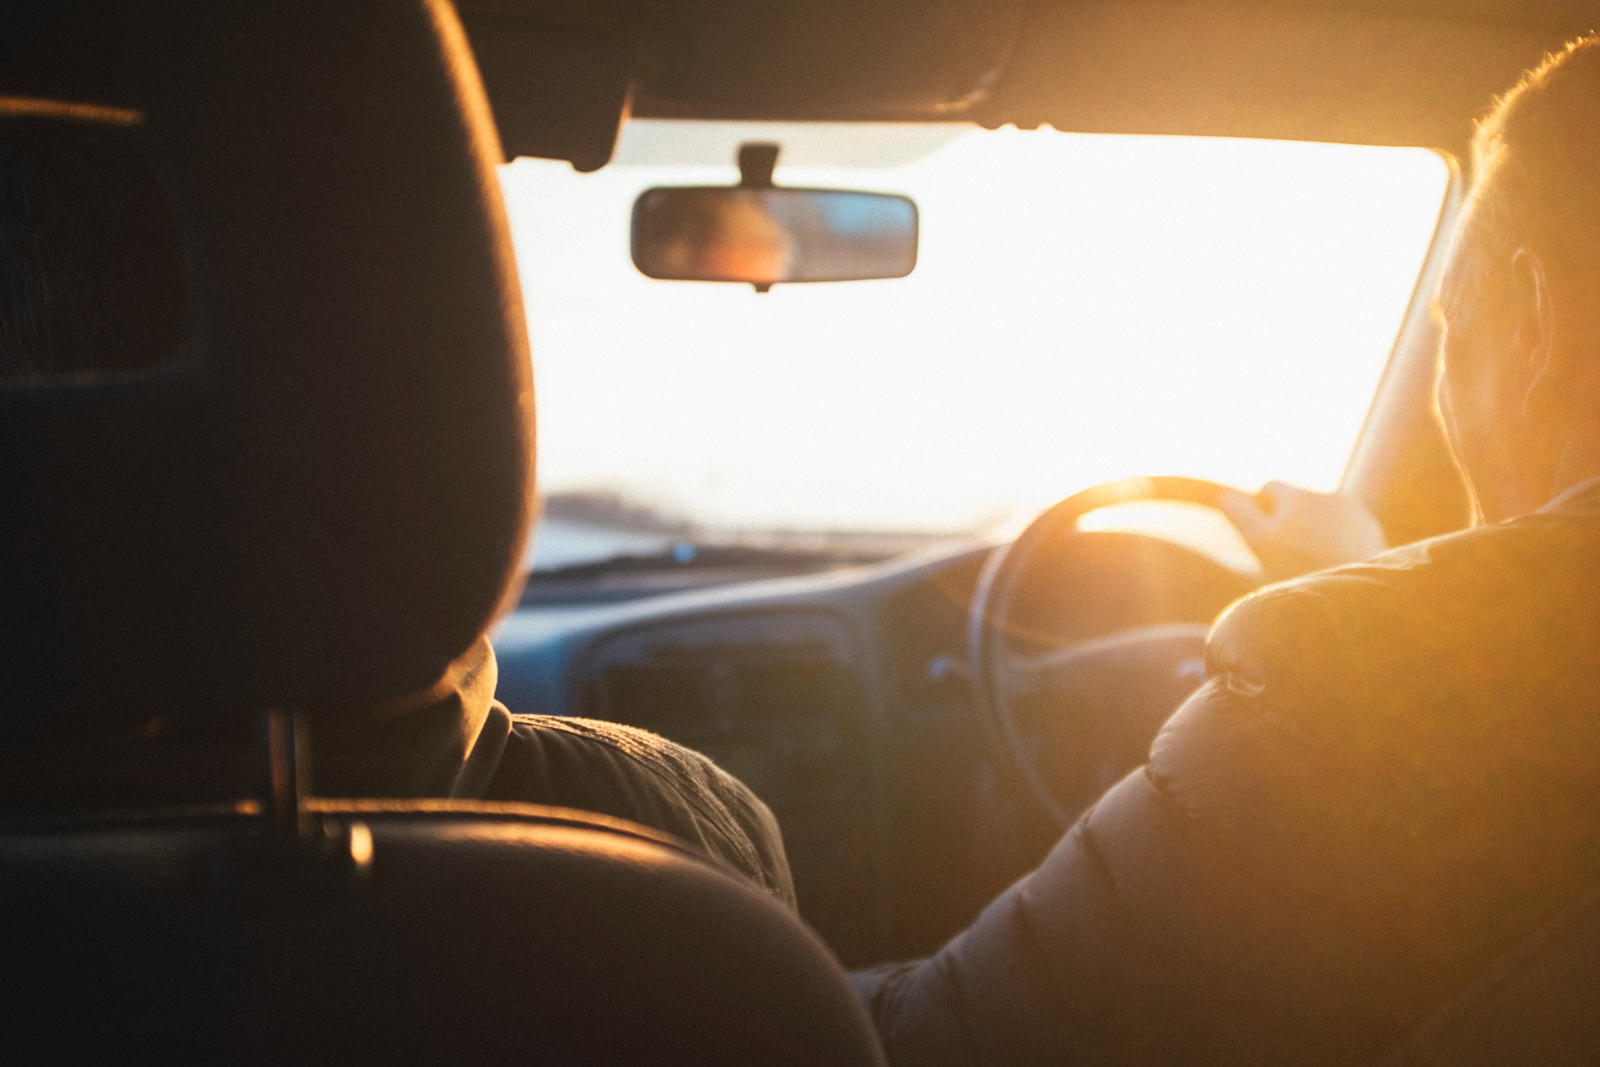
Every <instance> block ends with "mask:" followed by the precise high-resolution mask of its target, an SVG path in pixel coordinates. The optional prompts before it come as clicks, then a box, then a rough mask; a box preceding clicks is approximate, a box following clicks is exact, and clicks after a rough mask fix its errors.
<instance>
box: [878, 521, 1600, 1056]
mask: <svg viewBox="0 0 1600 1067" xmlns="http://www.w3.org/2000/svg"><path fill="white" fill-rule="evenodd" d="M1446 547H1448V546H1446ZM1428 562H1429V560H1428V557H1427V555H1426V552H1425V551H1419V552H1416V553H1412V554H1411V555H1409V556H1407V555H1397V556H1396V557H1394V558H1392V559H1390V560H1388V561H1387V562H1385V563H1383V564H1381V565H1377V566H1363V567H1353V568H1345V569H1342V570H1339V571H1333V572H1328V573H1325V574H1323V575H1319V576H1315V577H1314V578H1312V579H1308V580H1302V581H1300V582H1295V583H1290V584H1287V585H1284V586H1278V587H1272V588H1269V589H1268V590H1266V591H1264V592H1262V593H1260V594H1257V595H1256V596H1253V597H1251V598H1248V599H1247V600H1245V601H1243V602H1241V603H1240V604H1239V605H1236V606H1235V608H1234V609H1233V610H1232V611H1231V612H1230V613H1228V614H1227V615H1225V616H1224V617H1223V619H1222V620H1220V621H1219V623H1218V624H1217V626H1216V627H1215V629H1214V630H1213V632H1212V635H1211V638H1210V641H1209V643H1208V649H1207V668H1208V674H1209V678H1208V681H1207V682H1206V684H1205V685H1204V686H1202V687H1201V688H1200V689H1199V690H1198V691H1197V692H1196V693H1195V694H1194V695H1193V696H1192V697H1190V699H1189V700H1188V701H1186V702H1185V703H1184V704H1183V706H1182V707H1180V708H1179V709H1178V711H1177V712H1176V713H1175V714H1174V715H1173V717H1172V718H1171V719H1170V720H1169V721H1168V722H1167V723H1166V725H1165V726H1164V727H1163V728H1162V730H1161V732H1160V734H1159V735H1158V736H1157V738H1156V740H1155V742H1154V744H1153V746H1152V749H1151V753H1150V762H1149V763H1148V764H1147V765H1146V766H1145V767H1143V768H1140V769H1139V770H1138V771H1135V772H1134V773H1133V774H1131V775H1129V776H1128V777H1127V778H1126V779H1124V780H1123V781H1122V782H1120V783H1119V784H1118V785H1116V786H1115V787H1113V788H1112V789H1111V790H1110V791H1108V792H1107V793H1106V794H1105V795H1104V796H1103V797H1101V799H1100V800H1099V801H1098V802H1097V803H1096V804H1095V805H1094V806H1093V807H1092V808H1090V809H1089V810H1088V811H1087V812H1086V813H1085V814H1084V815H1083V817H1082V818H1081V819H1080V820H1079V821H1078V823H1077V824H1076V825H1075V826H1074V827H1073V828H1072V830H1071V831H1070V832H1068V833H1067V835H1066V836H1065V837H1064V838H1063V839H1062V840H1061V841H1060V842H1059V843H1058V844H1057V845H1056V847H1055V848H1054V850H1053V851H1052V852H1051V853H1050V855H1049V856H1048V857H1047V858H1046V859H1045V861H1044V863H1043V864H1042V865H1041V866H1040V867H1039V868H1038V869H1037V870H1035V871H1034V872H1032V873H1031V874H1029V875H1028V876H1026V877H1025V878H1023V879H1022V880H1021V881H1020V882H1018V883H1017V884H1016V885H1014V886H1012V887H1011V889H1009V890H1008V891H1006V892H1005V893H1004V894H1002V895H1001V896H1000V897H999V898H998V899H997V900H995V901H994V902H993V903H992V904H991V905H990V906H989V907H988V908H987V909H986V910H985V911H984V912H983V914H982V915H981V916H980V917H979V919H978V920H977V921H976V922H975V923H974V924H973V925H972V926H971V927H970V928H969V929H968V930H966V931H965V932H963V933H962V934H960V935H959V936H957V937H956V938H955V939H953V940H952V941H951V942H949V943H948V944H947V945H945V947H944V948H943V949H942V950H941V951H940V952H939V953H938V954H937V955H935V956H934V957H933V958H932V959H930V960H927V961H923V962H921V963H918V964H914V965H907V966H905V967H903V968H901V969H899V970H897V971H891V972H885V973H883V974H881V975H879V976H878V977H877V979H876V980H875V981H874V982H873V983H871V984H870V985H869V987H868V988H867V989H866V990H865V992H866V994H867V995H868V998H869V1003H870V1005H871V1008H872V1010H873V1013H874V1016H875V1018H876V1020H877V1022H878V1025H879V1029H880V1033H881V1034H882V1036H883V1039H884V1043H885V1046H886V1049H887V1051H888V1053H889V1057H890V1060H891V1062H893V1063H896V1064H898V1065H902V1067H904V1065H921V1064H958V1063H959V1064H982V1065H985V1067H988V1065H996V1067H998V1065H1001V1064H1010V1065H1016V1067H1026V1065H1031V1064H1045V1063H1051V1064H1060V1063H1094V1064H1102V1063H1221V1062H1227V1063H1239V1064H1249V1063H1268V1062H1281V1061H1285V1060H1288V1061H1293V1062H1297V1063H1315V1062H1337V1061H1350V1060H1352V1059H1355V1060H1360V1059H1363V1058H1367V1057H1370V1056H1372V1055H1374V1054H1375V1053H1378V1052H1380V1051H1381V1050H1383V1049H1384V1048H1387V1047H1389V1045H1390V1044H1391V1043H1392V1042H1394V1041H1395V1040H1398V1039H1399V1038H1400V1037H1401V1036H1402V1035H1404V1034H1405V1033H1406V1032H1407V1031H1408V1030H1409V1029H1410V1028H1411V1027H1412V1026H1413V1025H1415V1024H1416V1023H1417V1022H1418V1021H1420V1019H1421V1018H1422V1017H1424V1016H1425V1015H1426V1014H1427V1013H1428V1012H1429V1011H1430V1010H1432V1008H1433V1007H1435V1006H1436V1005H1437V1004H1439V1003H1441V1002H1442V1001H1443V1000H1444V999H1446V998H1447V997H1448V996H1449V994H1450V992H1451V991H1452V990H1453V989H1455V988H1457V987H1459V986H1460V985H1461V984H1463V983H1465V982H1466V981H1468V980H1470V978H1471V977H1472V976H1473V975H1474V974H1475V973H1477V971H1478V970H1479V969H1481V968H1482V967H1483V966H1486V965H1487V964H1488V963H1489V962H1490V961H1492V960H1493V959H1494V958H1495V956H1496V955H1497V954H1498V953H1499V952H1500V951H1503V950H1504V949H1505V948H1506V947H1508V946H1509V945H1511V944H1513V943H1515V941H1516V940H1517V938H1519V937H1520V936H1522V935H1523V934H1524V933H1526V931H1527V930H1529V929H1532V928H1533V927H1535V926H1536V925H1538V923H1540V922H1541V921H1543V919H1544V918H1545V917H1546V916H1547V915H1549V914H1550V913H1552V912H1553V911H1554V910H1555V909H1556V908H1558V907H1559V906H1560V905H1561V904H1562V903H1563V902H1564V901H1565V900H1567V899H1570V897H1571V896H1572V895H1573V894H1575V893H1576V892H1578V891H1579V890H1580V889H1581V887H1582V886H1583V885H1584V884H1586V882H1587V881H1588V880H1589V879H1592V878H1594V877H1596V876H1597V875H1600V870H1597V869H1596V868H1597V863H1596V861H1595V860H1594V858H1593V857H1595V856H1596V853H1597V848H1596V844H1597V842H1600V819H1597V812H1600V804H1596V800H1597V799H1600V789H1597V785H1600V783H1597V781H1596V778H1597V775H1596V772H1595V770H1594V767H1593V760H1592V756H1589V755H1587V754H1588V753H1592V752H1593V751H1594V750H1595V747H1596V745H1600V726H1597V725H1596V720H1597V718H1600V717H1596V716H1594V715H1593V713H1592V709H1593V707H1594V706H1595V701H1594V699H1593V697H1594V695H1595V694H1593V693H1592V692H1590V691H1589V690H1590V689H1592V688H1593V686H1592V685H1590V683H1587V682H1585V683H1584V684H1585V685H1588V686H1589V689H1585V690H1584V691H1583V692H1582V693H1577V692H1576V691H1573V690H1572V689H1571V684H1570V679H1571V678H1573V677H1578V678H1584V677H1588V678H1592V677H1595V673H1594V672H1585V671H1573V670H1571V669H1560V670H1558V669H1555V668H1553V667H1551V666H1550V665H1549V664H1544V663H1541V662H1539V661H1538V660H1537V658H1536V657H1533V656H1532V655H1531V654H1530V653H1529V652H1528V651H1527V649H1526V648H1521V647H1519V645H1516V644H1510V643H1508V642H1507V641H1506V639H1505V635H1506V633H1507V632H1508V630H1509V631H1511V632H1517V631H1519V630H1528V628H1529V627H1532V626H1535V625H1536V624H1538V625H1540V626H1543V625H1544V624H1542V623H1540V622H1539V619H1538V617H1536V616H1535V615H1533V614H1529V613H1528V612H1531V611H1533V610H1534V609H1533V608H1528V609H1527V610H1526V611H1524V608H1523V607H1522V605H1523V604H1525V603H1534V601H1529V600H1528V598H1527V597H1526V596H1525V595H1524V596H1523V598H1522V600H1520V601H1513V599H1512V598H1510V597H1506V596H1500V597H1499V598H1498V602H1492V601H1490V600H1489V599H1487V598H1486V599H1485V600H1484V602H1483V603H1480V604H1474V605H1470V606H1468V607H1463V606H1462V605H1461V603H1460V601H1459V599H1458V600H1457V602H1456V603H1455V605H1453V606H1452V603H1451V601H1450V598H1449V593H1450V587H1451V586H1452V584H1454V580H1453V579H1451V578H1450V575H1449V574H1447V573H1445V572H1443V571H1442V570H1441V569H1440V568H1437V567H1430V566H1427V565H1426V564H1428ZM1469 562H1470V561H1469ZM1480 584H1481V583H1480ZM1539 610H1546V609H1539ZM1551 610H1553V609H1551ZM1519 612H1520V613H1522V614H1518V613H1519ZM1548 628H1549V627H1548V626H1545V629H1548ZM1540 632H1542V631H1540ZM1491 681H1492V682H1493V683H1494V686H1495V687H1494V688H1490V687H1489V682H1491ZM1574 857H1575V858H1576V859H1574Z"/></svg>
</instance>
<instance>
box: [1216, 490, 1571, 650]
mask: <svg viewBox="0 0 1600 1067" xmlns="http://www.w3.org/2000/svg"><path fill="white" fill-rule="evenodd" d="M1588 576H1592V577H1593V578H1594V579H1595V580H1600V517H1594V516H1579V515H1565V514H1563V515H1548V514H1536V515H1529V516H1525V517H1523V518H1520V519H1515V520H1512V521H1509V522H1502V523H1495V524H1491V525H1483V526H1476V527H1473V528H1471V529H1468V530H1463V531H1459V532H1457V533H1452V534H1446V535H1444V536H1441V537H1435V538H1431V539H1429V540H1425V541H1419V542H1416V543H1414V544H1410V545H1406V546H1404V547H1401V548H1397V549H1394V550H1392V551H1390V552H1387V553H1385V554H1383V555H1381V556H1378V557H1376V558H1374V559H1372V560H1369V561H1366V562H1363V563H1356V564H1349V565H1346V566H1342V567H1335V568H1332V569H1329V570H1325V571H1319V572H1317V573H1315V574H1310V575H1306V576H1303V577H1300V578H1295V579H1291V580H1290V581H1286V582H1281V583H1278V584H1275V585H1270V586H1267V587H1266V588H1264V589H1261V590H1258V591H1257V592H1255V593H1253V594H1251V595H1249V596H1247V597H1245V598H1243V599H1241V600H1239V601H1237V602H1236V603H1235V604H1233V605H1232V606H1231V607H1230V608H1229V609H1228V610H1227V611H1225V612H1224V613H1223V614H1222V616H1221V617H1220V618H1219V619H1218V620H1217V622H1216V624H1215V625H1214V626H1213V627H1212V631H1211V634H1210V637H1209V639H1208V641H1207V648H1206V660H1207V668H1208V673H1210V674H1212V675H1229V674H1231V675H1235V676H1239V677H1241V678H1249V677H1255V676H1259V675H1262V674H1280V675H1288V676H1293V675H1308V678H1307V680H1308V681H1310V680H1311V679H1314V678H1318V677H1320V678H1323V679H1327V678H1329V677H1330V676H1338V677H1340V678H1343V679H1345V680H1350V679H1351V676H1352V675H1356V676H1359V675H1365V674H1369V673H1371V672H1372V671H1373V670H1381V671H1383V672H1384V673H1385V674H1392V671H1393V670H1395V669H1397V667H1398V665H1399V663H1400V662H1401V661H1409V662H1412V663H1418V662H1421V661H1426V660H1428V659H1430V658H1432V657H1435V656H1455V655H1459V654H1460V653H1462V652H1463V651H1465V650H1466V649H1468V648H1470V647H1471V646H1472V645H1473V644H1474V643H1475V642H1477V641H1482V640H1486V639H1493V638H1494V637H1495V636H1496V635H1495V631H1496V630H1497V629H1501V630H1503V628H1504V627H1503V626H1502V627H1497V626H1496V625H1495V624H1496V622H1497V621H1499V622H1501V623H1503V624H1505V625H1511V626H1514V627H1515V628H1518V629H1524V628H1526V627H1525V625H1524V623H1525V622H1526V621H1527V620H1531V619H1534V618H1552V619H1555V620H1560V619H1568V620H1573V619H1574V618H1575V616H1574V614H1573V613H1574V611H1586V610H1592V609H1588V608H1585V606H1584V605H1582V604H1577V603H1572V602H1571V601H1572V600H1573V597H1574V595H1575V594H1576V593H1577V592H1578V590H1580V589H1582V590H1587V589H1590V588H1593V586H1592V585H1591V584H1590V583H1589V582H1588V581H1585V580H1584V579H1585V578H1586V577H1588ZM1584 599H1587V594H1586V593H1585V594H1584Z"/></svg>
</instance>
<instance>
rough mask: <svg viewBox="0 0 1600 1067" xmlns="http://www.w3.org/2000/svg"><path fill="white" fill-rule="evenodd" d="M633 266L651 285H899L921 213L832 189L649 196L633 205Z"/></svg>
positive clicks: (895, 199) (904, 201)
mask: <svg viewBox="0 0 1600 1067" xmlns="http://www.w3.org/2000/svg"><path fill="white" fill-rule="evenodd" d="M633 263H634V266H636V267H638V268H639V270H640V272H641V273H643V274H645V275H646V276H647V277H651V278H662V279H667V280H673V281H707V282H747V283H750V284H753V285H754V286H755V287H756V288H757V289H760V290H765V289H767V288H769V287H770V286H772V285H773V284H775V283H777V282H842V281H856V280H861V279H866V278H903V277H905V276H906V275H907V274H910V273H911V269H912V268H913V267H915V266H916V265H917V206H916V204H914V203H912V202H911V200H910V199H908V198H906V197H903V196H893V195H890V194H887V193H857V192H845V191H842V190H834V189H790V188H773V187H768V188H748V187H744V186H732V187H729V186H690V187H680V188H656V189H647V190H645V192H643V193H642V194H640V196H639V199H638V200H637V201H635V202H634V205H633Z"/></svg>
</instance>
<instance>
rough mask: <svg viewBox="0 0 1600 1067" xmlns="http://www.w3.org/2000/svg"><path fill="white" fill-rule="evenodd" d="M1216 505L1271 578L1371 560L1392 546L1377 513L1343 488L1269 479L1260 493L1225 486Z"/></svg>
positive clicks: (1272, 579)
mask: <svg viewBox="0 0 1600 1067" xmlns="http://www.w3.org/2000/svg"><path fill="white" fill-rule="evenodd" d="M1217 507H1218V509H1219V510H1221V512H1222V513H1223V514H1224V515H1226V516H1227V517H1228V519H1229V521H1230V522H1232V523H1233V525H1234V526H1235V527H1237V528H1238V530H1239V533H1240V535H1241V536H1243V537H1244V540H1245V544H1247V545H1249V546H1250V551H1252V552H1254V553H1255V554H1256V558H1257V559H1258V560H1260V561H1261V568H1262V570H1263V571H1265V572H1266V576H1267V579H1268V580H1269V581H1274V582H1280V581H1283V580H1284V579H1286V578H1295V577H1298V576H1299V575H1302V574H1310V573H1311V572H1312V571H1320V570H1323V569H1324V568H1326V567H1336V566H1338V565H1339V564H1341V563H1354V562H1356V561H1358V560H1363V559H1370V558H1371V557H1373V556H1376V555H1377V554H1378V553H1380V552H1382V551H1383V550H1384V549H1386V548H1388V547H1389V546H1388V542H1387V541H1386V540H1385V538H1384V536H1383V527H1382V526H1380V525H1379V524H1378V520H1377V518H1376V517H1375V516H1374V515H1373V514H1372V512H1370V511H1368V510H1367V508H1366V506H1365V505H1364V504H1362V503H1361V501H1359V500H1357V499H1355V498H1354V497H1351V496H1346V495H1345V494H1343V493H1317V492H1313V491H1312V490H1310V489H1301V488H1299V487H1298V486H1293V485H1289V484H1288V483H1286V482H1268V483H1267V484H1266V485H1265V486H1263V487H1262V489H1261V492H1259V493H1257V494H1256V495H1255V496H1249V495H1248V494H1245V493H1241V492H1239V491H1238V490H1236V489H1227V490H1223V491H1222V492H1221V493H1220V494H1219V495H1218V497H1217Z"/></svg>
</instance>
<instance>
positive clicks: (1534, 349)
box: [1511, 248, 1570, 419]
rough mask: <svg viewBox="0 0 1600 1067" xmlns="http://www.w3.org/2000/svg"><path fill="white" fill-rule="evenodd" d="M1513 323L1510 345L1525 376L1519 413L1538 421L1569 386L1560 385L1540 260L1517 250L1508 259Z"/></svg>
mask: <svg viewBox="0 0 1600 1067" xmlns="http://www.w3.org/2000/svg"><path fill="white" fill-rule="evenodd" d="M1511 287H1512V293H1513V301H1514V303H1513V309H1514V310H1513V319H1512V323H1511V326H1512V336H1511V341H1512V345H1513V346H1514V357H1515V358H1516V360H1517V363H1518V365H1519V366H1520V367H1522V368H1523V373H1524V374H1525V375H1526V381H1527V388H1526V389H1525V390H1524V391H1523V395H1522V413H1523V415H1524V416H1525V417H1528V418H1535V419H1537V418H1540V417H1541V416H1543V415H1544V414H1546V413H1547V412H1548V411H1549V410H1550V408H1551V406H1552V405H1553V404H1556V403H1559V401H1560V400H1561V397H1562V394H1563V392H1564V391H1565V389H1566V388H1567V387H1568V385H1570V383H1566V382H1563V381H1562V378H1563V377H1564V376H1563V374H1562V373H1561V372H1562V370H1563V368H1562V367H1560V366H1559V364H1558V361H1557V359H1556V355H1555V332H1556V311H1555V300H1554V298H1553V294H1552V293H1551V292H1550V280H1549V278H1548V276H1547V275H1546V274H1545V268H1544V260H1542V259H1540V258H1539V254H1538V253H1537V252H1534V251H1532V250H1531V249H1527V248H1519V249H1517V251H1516V253H1515V254H1513V255H1512V257H1511Z"/></svg>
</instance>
